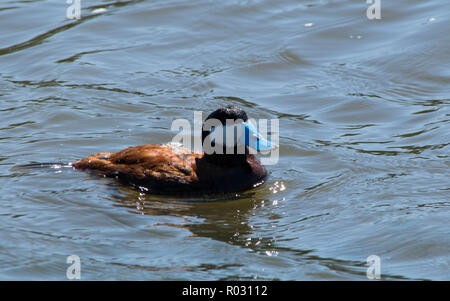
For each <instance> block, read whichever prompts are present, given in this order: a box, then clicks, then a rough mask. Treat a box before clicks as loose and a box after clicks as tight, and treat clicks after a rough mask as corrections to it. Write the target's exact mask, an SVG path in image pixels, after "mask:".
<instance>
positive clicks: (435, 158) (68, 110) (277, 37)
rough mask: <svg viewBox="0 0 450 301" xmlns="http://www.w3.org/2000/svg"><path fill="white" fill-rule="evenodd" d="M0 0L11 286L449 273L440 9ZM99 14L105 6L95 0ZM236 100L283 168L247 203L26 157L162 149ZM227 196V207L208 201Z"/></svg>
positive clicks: (446, 16) (1, 207)
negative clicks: (155, 190) (180, 122)
mask: <svg viewBox="0 0 450 301" xmlns="http://www.w3.org/2000/svg"><path fill="white" fill-rule="evenodd" d="M68 6H69V4H66V1H62V0H41V1H18V0H8V1H2V2H1V3H0V100H1V101H0V178H1V180H0V181H1V185H0V187H1V188H0V189H1V190H0V221H1V224H2V228H1V230H0V267H1V268H0V279H2V280H64V279H66V269H67V268H68V266H69V264H67V263H66V258H67V257H68V256H69V255H72V254H75V255H78V256H79V257H80V259H81V268H82V269H81V277H82V279H84V280H187V279H189V280H218V279H259V280H272V279H281V280H367V277H366V269H367V268H368V265H367V263H366V258H367V257H368V256H370V255H377V256H379V257H380V259H381V274H382V275H381V276H382V279H385V280H398V279H431V280H449V279H450V273H449V259H450V256H449V247H450V239H449V238H450V236H449V232H450V230H449V222H448V221H449V217H450V213H449V205H450V201H449V200H450V192H449V189H450V177H449V166H450V161H449V141H450V134H449V129H450V127H449V115H450V109H449V104H450V98H449V97H450V68H449V67H450V66H449V55H450V52H449V49H450V48H449V46H450V36H449V35H448V32H449V29H450V11H449V10H448V9H447V6H448V5H447V2H446V1H439V0H429V1H418V0H415V1H384V0H382V1H381V17H382V19H381V20H368V18H367V17H366V9H367V7H368V6H369V5H368V4H366V1H362V0H361V1H332V0H316V1H313V0H310V1H300V0H296V1H294V0H284V1H265V0H258V1H256V0H255V1H251V0H234V1H208V0H195V1H193V0H191V1H181V0H173V1H168V0H153V1H150V0H149V1H116V2H114V1H100V0H96V1H88V0H82V1H81V7H82V10H81V19H80V20H79V21H77V20H68V19H67V18H66V9H67V7H68ZM101 8H104V9H106V11H103V12H102V11H101V10H100V11H98V10H97V12H98V13H93V11H95V10H96V9H101ZM227 104H236V105H239V106H241V107H243V108H244V109H245V110H246V111H247V113H248V114H249V115H250V116H251V117H253V118H268V119H272V118H279V120H280V160H279V162H278V164H277V165H275V166H269V168H268V169H269V171H270V178H269V180H268V182H267V183H266V184H264V185H263V186H261V187H258V188H257V189H255V190H252V191H247V192H244V193H242V194H240V195H238V196H236V197H230V196H222V197H219V198H217V197H205V198H202V199H194V200H192V199H191V200H185V199H180V198H173V197H161V196H152V195H145V194H142V193H141V192H140V191H138V190H135V189H132V188H130V187H125V186H123V185H121V184H119V183H117V182H116V181H114V180H113V179H105V178H99V177H95V176H93V175H89V174H87V173H84V172H76V171H72V170H70V169H63V170H58V169H55V170H48V169H44V170H40V169H33V170H25V171H24V170H15V169H14V168H13V167H14V166H16V165H18V164H28V163H33V162H70V161H74V160H76V159H79V158H82V157H84V156H87V155H90V154H93V153H97V152H100V151H117V150H120V149H122V148H125V147H128V146H134V145H140V144H148V143H166V142H168V141H170V140H171V139H172V137H173V136H174V134H175V133H174V132H171V131H170V125H171V123H172V121H173V120H174V119H177V118H188V119H190V120H192V119H193V111H194V110H201V111H203V112H204V114H208V113H209V112H211V111H213V110H215V109H216V108H218V107H219V106H222V105H227ZM214 198H216V199H214Z"/></svg>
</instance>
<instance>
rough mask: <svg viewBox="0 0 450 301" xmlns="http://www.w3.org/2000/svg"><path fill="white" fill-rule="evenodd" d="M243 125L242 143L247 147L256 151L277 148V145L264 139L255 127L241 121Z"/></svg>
mask: <svg viewBox="0 0 450 301" xmlns="http://www.w3.org/2000/svg"><path fill="white" fill-rule="evenodd" d="M242 124H243V126H244V135H243V136H242V138H243V140H244V141H243V143H244V144H245V145H246V146H248V147H249V148H252V149H254V150H255V151H257V152H268V151H271V150H272V149H275V148H277V145H275V144H274V143H272V142H270V141H268V140H267V139H265V138H264V137H263V136H262V135H261V134H260V133H259V132H258V130H257V129H256V127H255V126H254V125H253V124H251V123H247V122H243V123H242Z"/></svg>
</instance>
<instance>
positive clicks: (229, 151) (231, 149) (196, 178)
mask: <svg viewBox="0 0 450 301" xmlns="http://www.w3.org/2000/svg"><path fill="white" fill-rule="evenodd" d="M227 120H228V123H227ZM230 120H231V121H233V122H234V126H230V123H229V121H230ZM209 121H217V122H218V123H216V126H210V128H209V129H208V127H206V126H205V125H206V124H207V123H210V122H209ZM218 127H222V131H220V130H219V129H218ZM235 128H236V129H237V130H238V132H240V133H241V135H239V134H238V135H234V133H235V132H236V130H235ZM227 131H228V133H227ZM230 132H233V137H234V140H232V141H233V142H232V144H233V145H227V144H226V143H227V142H228V141H230V140H227V139H220V138H224V137H225V136H226V135H229V134H230ZM222 141H226V142H222ZM228 143H229V142H228ZM202 146H203V152H193V151H190V150H188V149H186V148H183V147H179V146H175V145H171V144H166V145H156V144H150V145H141V146H136V147H129V148H126V149H124V150H121V151H119V152H116V153H107V152H103V153H98V154H95V155H91V156H88V157H86V158H84V159H82V160H79V161H76V162H73V163H72V166H73V167H74V168H75V169H79V170H90V171H93V172H95V173H97V174H100V175H104V176H107V177H116V178H118V179H120V180H123V181H125V182H127V183H130V184H133V185H136V186H140V187H143V188H144V189H145V190H148V192H149V193H155V194H192V193H216V192H238V191H243V190H247V189H250V188H252V187H256V186H258V185H260V184H262V183H263V182H264V179H265V178H266V177H267V170H266V168H265V167H264V166H263V165H262V164H261V162H260V161H259V160H258V159H257V158H256V157H255V156H254V155H253V154H251V153H252V152H250V151H249V148H252V149H254V150H255V151H264V150H270V149H272V148H274V147H276V146H275V145H271V143H270V142H269V141H267V140H265V139H264V138H263V137H261V136H260V135H259V134H258V132H257V131H256V129H255V127H254V126H252V125H251V124H250V123H248V117H247V114H246V113H245V112H244V111H243V110H242V109H241V108H239V107H237V106H228V107H224V108H220V109H218V110H216V111H214V112H213V113H211V114H210V115H209V116H208V117H207V118H206V119H205V121H204V123H203V130H202ZM207 147H209V148H208V151H207V150H205V148H207ZM212 147H214V149H212V150H211V148H212Z"/></svg>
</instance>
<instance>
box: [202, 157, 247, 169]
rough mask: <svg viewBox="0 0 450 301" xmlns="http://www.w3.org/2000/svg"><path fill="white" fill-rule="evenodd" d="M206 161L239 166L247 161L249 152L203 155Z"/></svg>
mask: <svg viewBox="0 0 450 301" xmlns="http://www.w3.org/2000/svg"><path fill="white" fill-rule="evenodd" d="M203 158H204V159H205V161H207V162H209V163H211V164H214V165H220V166H227V167H231V166H237V165H243V164H245V163H246V162H247V154H230V155H227V154H211V155H207V154H205V156H204V157H203Z"/></svg>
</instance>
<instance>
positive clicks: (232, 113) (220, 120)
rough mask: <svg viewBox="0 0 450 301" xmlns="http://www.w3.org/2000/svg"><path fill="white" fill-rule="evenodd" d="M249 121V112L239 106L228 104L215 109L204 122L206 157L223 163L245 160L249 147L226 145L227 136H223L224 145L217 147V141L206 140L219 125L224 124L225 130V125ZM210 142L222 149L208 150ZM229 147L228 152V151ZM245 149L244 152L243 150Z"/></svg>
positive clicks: (203, 137) (203, 143)
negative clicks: (207, 146) (239, 147)
mask: <svg viewBox="0 0 450 301" xmlns="http://www.w3.org/2000/svg"><path fill="white" fill-rule="evenodd" d="M246 121H248V116H247V113H246V112H245V111H244V110H243V109H241V108H240V107H238V106H232V105H230V106H226V107H222V108H220V109H217V110H215V111H214V112H212V113H211V114H209V115H208V117H206V119H205V121H204V123H203V129H202V145H203V149H204V151H205V157H206V158H207V159H208V160H209V161H214V162H215V163H218V164H220V163H222V164H226V165H232V164H235V163H239V162H240V161H243V160H244V161H245V159H246V154H248V149H247V147H245V148H241V149H239V150H238V146H237V145H236V144H234V145H226V143H225V140H226V139H225V137H223V138H224V139H223V146H222V147H219V146H217V147H216V143H215V141H214V140H213V141H211V142H209V141H205V139H206V138H210V137H211V136H210V134H211V133H212V132H214V131H215V130H216V128H217V125H221V126H223V128H222V129H224V130H225V127H226V126H227V125H230V124H231V123H236V124H239V123H240V122H246ZM206 144H208V145H210V146H212V147H216V149H217V150H218V149H221V151H211V150H210V151H206V150H205V148H206V147H205V145H206ZM227 148H228V153H227ZM243 150H244V152H243ZM230 152H231V153H230Z"/></svg>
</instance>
